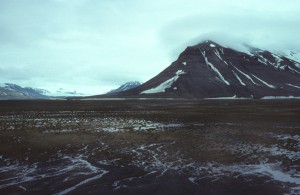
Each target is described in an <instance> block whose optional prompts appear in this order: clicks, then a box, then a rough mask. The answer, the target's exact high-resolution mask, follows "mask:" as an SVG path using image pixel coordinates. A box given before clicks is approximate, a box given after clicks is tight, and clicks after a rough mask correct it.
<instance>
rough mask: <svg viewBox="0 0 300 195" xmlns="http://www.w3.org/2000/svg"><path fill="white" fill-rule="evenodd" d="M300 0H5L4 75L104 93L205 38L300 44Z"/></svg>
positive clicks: (0, 22)
mask: <svg viewBox="0 0 300 195" xmlns="http://www.w3.org/2000/svg"><path fill="white" fill-rule="evenodd" d="M299 13H300V1H299V0H285V1H283V0H263V1H262V0H226V1H220V0H189V1H187V0H172V1H171V0H151V1H149V0H0V82H10V83H15V84H19V85H21V86H32V87H38V88H45V89H48V90H50V91H53V90H55V89H57V88H67V89H70V90H77V91H78V92H84V93H89V94H100V93H103V92H106V91H109V90H110V89H111V88H115V87H117V86H119V85H120V84H123V83H124V82H127V81H135V80H137V81H141V82H145V81H147V80H148V79H150V78H151V77H153V76H155V75H156V74H158V73H159V72H160V71H162V70H163V69H164V68H166V67H167V66H169V65H170V64H171V62H172V61H175V60H176V58H177V57H178V54H179V53H180V52H181V51H182V50H183V49H185V48H186V46H188V45H192V44H196V43H197V42H199V41H201V40H203V39H213V40H216V41H217V42H221V43H223V44H228V45H230V44H232V45H235V44H236V43H238V42H246V43H248V44H251V45H253V46H257V47H261V48H265V49H268V48H271V49H286V48H291V49H295V50H300V38H299V35H300V14H299Z"/></svg>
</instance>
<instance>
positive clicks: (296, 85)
mask: <svg viewBox="0 0 300 195" xmlns="http://www.w3.org/2000/svg"><path fill="white" fill-rule="evenodd" d="M286 85H288V86H291V87H295V88H297V89H300V87H299V86H297V85H292V84H289V83H286Z"/></svg>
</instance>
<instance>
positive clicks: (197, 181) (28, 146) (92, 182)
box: [0, 99, 300, 195]
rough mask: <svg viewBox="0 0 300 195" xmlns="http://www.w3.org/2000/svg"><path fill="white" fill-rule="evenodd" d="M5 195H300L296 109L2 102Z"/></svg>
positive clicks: (0, 162)
mask: <svg viewBox="0 0 300 195" xmlns="http://www.w3.org/2000/svg"><path fill="white" fill-rule="evenodd" d="M0 135H1V136H0V194H83V193H85V194H272V195H274V194H300V101H299V100H176V99H165V100H163V99H156V100H155V99H152V100H149V99H148V100H139V99H131V100H117V99H116V100H99V101H96V100H95V101H92V100H87V101H83V100H51V101H50V100H28V101H0Z"/></svg>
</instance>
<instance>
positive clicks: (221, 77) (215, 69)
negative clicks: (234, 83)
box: [201, 51, 230, 85]
mask: <svg viewBox="0 0 300 195" xmlns="http://www.w3.org/2000/svg"><path fill="white" fill-rule="evenodd" d="M201 54H202V55H203V57H204V59H205V62H206V65H208V66H209V67H210V68H211V69H212V70H213V71H214V72H215V73H216V74H217V75H218V76H219V78H220V79H221V80H222V81H223V82H224V83H225V84H226V85H230V83H229V82H228V81H226V80H225V78H224V77H223V75H222V74H221V73H220V72H219V70H218V69H217V68H216V67H215V66H214V65H213V64H212V63H210V62H209V61H208V59H207V57H206V56H205V51H201Z"/></svg>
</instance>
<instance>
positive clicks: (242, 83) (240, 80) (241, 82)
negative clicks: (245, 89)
mask: <svg viewBox="0 0 300 195" xmlns="http://www.w3.org/2000/svg"><path fill="white" fill-rule="evenodd" d="M232 72H233V74H234V76H235V77H236V78H237V80H239V82H240V84H241V85H244V86H246V84H245V83H244V82H243V81H242V79H241V78H240V77H239V76H238V75H237V74H236V73H235V72H234V71H232Z"/></svg>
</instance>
